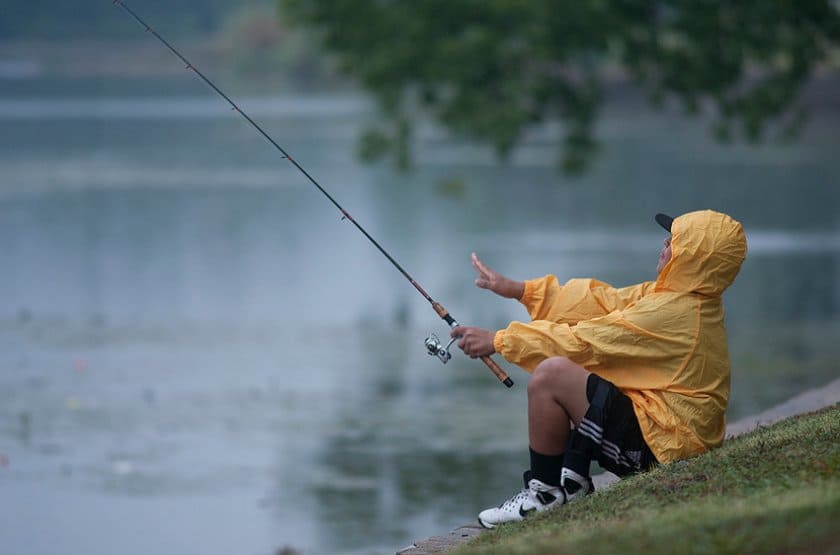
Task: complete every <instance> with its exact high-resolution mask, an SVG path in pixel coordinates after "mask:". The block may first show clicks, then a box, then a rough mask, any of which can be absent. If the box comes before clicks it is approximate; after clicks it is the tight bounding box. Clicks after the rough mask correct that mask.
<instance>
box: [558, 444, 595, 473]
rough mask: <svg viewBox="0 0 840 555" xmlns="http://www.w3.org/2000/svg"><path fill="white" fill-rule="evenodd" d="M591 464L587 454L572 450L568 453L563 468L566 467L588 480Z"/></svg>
mask: <svg viewBox="0 0 840 555" xmlns="http://www.w3.org/2000/svg"><path fill="white" fill-rule="evenodd" d="M589 463H590V460H589V457H588V456H587V455H586V454H585V453H581V452H579V451H575V450H572V449H570V450H569V451H566V454H565V457H564V459H563V465H562V466H565V467H566V468H568V469H569V470H574V471H575V472H577V473H578V474H580V475H581V476H583V477H585V478H588V477H589Z"/></svg>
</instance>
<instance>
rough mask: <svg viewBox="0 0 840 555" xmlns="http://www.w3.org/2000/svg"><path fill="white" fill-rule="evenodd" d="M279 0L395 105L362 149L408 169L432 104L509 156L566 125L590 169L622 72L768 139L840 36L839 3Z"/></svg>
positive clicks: (791, 127)
mask: <svg viewBox="0 0 840 555" xmlns="http://www.w3.org/2000/svg"><path fill="white" fill-rule="evenodd" d="M279 1H280V3H281V6H282V10H283V12H284V13H285V14H287V15H290V16H292V17H294V18H295V19H296V20H297V21H300V22H302V23H304V24H306V25H309V26H311V27H313V28H315V29H316V30H317V32H318V34H319V37H320V40H321V42H322V44H323V46H324V47H325V48H326V49H327V51H329V52H331V53H332V54H334V55H335V56H336V58H337V59H338V62H339V65H340V68H341V69H342V70H343V71H345V72H346V73H348V74H349V75H351V76H353V77H355V78H357V79H358V80H359V81H360V82H361V83H362V85H363V86H364V87H365V88H366V89H368V90H369V91H371V92H372V93H373V94H375V96H376V97H377V99H378V101H379V104H380V106H381V107H382V109H383V110H384V112H385V114H387V116H388V118H387V119H386V121H387V122H389V123H388V124H383V125H381V126H380V127H378V128H374V129H372V130H369V131H368V132H367V134H366V135H365V137H364V139H363V141H362V143H363V151H364V152H365V153H366V154H367V156H368V157H369V158H376V157H379V156H382V155H385V154H390V155H392V156H394V157H395V158H396V159H397V160H398V161H399V162H400V163H401V164H402V165H405V164H407V163H408V161H409V153H410V144H411V137H412V133H411V129H412V123H413V122H414V121H415V118H416V116H417V115H418V114H420V113H424V114H429V115H431V116H432V117H433V118H435V119H436V120H437V121H438V122H440V123H441V124H443V125H444V126H445V127H446V128H448V129H449V130H451V131H452V132H454V133H455V134H457V135H459V136H463V137H467V138H470V139H475V140H479V141H482V142H485V143H489V144H491V145H493V146H494V147H495V150H496V151H497V153H498V154H500V155H501V156H505V155H507V154H509V153H510V152H511V150H512V149H513V148H514V147H515V146H516V145H517V144H518V142H519V141H520V140H521V138H522V137H523V134H524V133H525V132H526V131H527V130H528V129H529V128H531V127H533V126H536V125H540V124H544V123H547V122H561V123H562V124H563V129H564V134H565V136H564V140H563V141H562V145H561V147H560V151H559V152H558V159H559V160H560V161H561V164H562V167H563V168H564V169H565V170H566V171H569V172H575V171H581V170H583V169H585V168H586V166H587V164H588V163H590V162H591V160H592V158H593V155H594V154H595V152H596V151H597V142H596V141H595V140H594V139H593V137H592V126H593V123H594V121H595V120H596V117H597V116H598V113H599V109H600V108H601V105H602V103H603V98H604V94H603V91H604V88H605V83H606V82H607V81H608V80H609V79H610V78H612V76H615V75H621V76H626V77H629V78H630V79H632V80H633V81H634V82H635V83H637V84H638V85H639V86H640V87H641V88H642V89H644V90H645V91H646V92H647V93H648V94H649V97H650V98H651V100H652V102H654V104H661V103H662V102H664V101H665V100H668V99H676V100H677V101H678V102H679V103H680V104H681V105H682V106H683V107H684V108H685V110H686V111H688V112H697V111H698V110H699V109H701V107H703V108H704V109H705V108H706V107H707V106H708V108H709V109H710V111H712V112H713V114H714V118H715V124H714V129H715V132H716V136H717V137H718V138H719V139H723V140H727V139H729V138H731V137H733V136H735V135H740V136H743V137H745V138H746V139H748V140H750V141H756V140H760V139H761V138H762V137H763V135H764V134H765V128H766V127H767V125H768V123H770V122H778V123H780V126H781V128H783V129H784V130H786V131H788V132H795V131H796V130H797V129H798V126H799V125H800V124H801V122H802V121H803V118H802V112H801V110H800V109H799V108H798V107H797V106H796V102H795V101H796V97H797V93H798V92H799V90H800V89H801V87H802V85H803V83H804V82H805V81H806V79H807V78H808V77H809V75H810V74H811V73H812V72H813V70H814V69H815V67H816V64H818V63H820V62H821V61H823V60H825V59H826V57H827V55H828V54H829V53H830V52H831V50H832V49H836V48H837V45H838V43H839V42H840V15H839V14H838V10H837V6H836V3H835V2H832V1H831V0H798V1H795V2H794V1H793V0H738V1H735V0H721V1H711V0H660V1H652V0H647V1H645V0H615V1H609V0H580V1H558V0H529V1H524V0H279Z"/></svg>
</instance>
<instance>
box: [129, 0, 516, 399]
mask: <svg viewBox="0 0 840 555" xmlns="http://www.w3.org/2000/svg"><path fill="white" fill-rule="evenodd" d="M113 4H114V5H116V6H119V7H120V8H122V9H123V10H124V11H125V12H126V13H127V14H129V15H130V16H131V17H132V18H134V20H135V21H137V23H139V24H140V26H141V27H143V28H144V29H145V30H146V32H147V33H151V34H152V35H154V37H155V38H156V39H158V40H159V41H160V42H161V43H163V45H164V46H166V48H168V49H169V50H170V51H171V52H172V53H173V54H175V55H176V56H177V57H178V58H179V59H180V60H181V61H182V62H184V64H185V65H186V69H188V70H191V71H192V72H193V73H195V74H196V75H198V76H199V77H200V78H201V80H202V81H204V82H205V83H206V84H207V85H209V86H210V88H211V89H213V90H214V91H216V93H218V95H219V96H221V97H222V98H224V99H225V100H226V101H227V103H228V104H230V105H231V107H232V108H233V110H234V111H236V112H237V113H238V114H239V115H240V116H242V117H243V118H245V120H247V121H248V123H250V124H251V125H252V126H253V127H254V129H256V130H257V131H259V132H260V134H261V135H262V136H263V137H265V139H266V140H267V141H268V142H269V143H271V145H272V146H273V147H274V148H276V149H277V150H278V151H280V154H282V155H283V158H285V159H286V160H288V161H289V162H291V164H292V165H293V166H294V167H295V168H297V169H298V171H300V173H302V174H303V175H304V176H305V177H306V178H307V179H308V180H309V182H310V183H312V185H314V186H315V187H316V188H317V189H318V190H319V191H321V193H322V194H323V195H324V196H325V197H327V199H328V200H329V201H330V202H332V203H333V205H335V207H336V208H338V209H339V211H341V214H342V218H341V219H342V220H344V219H346V220H348V221H350V222H351V223H352V224H353V225H354V226H356V228H357V229H358V230H359V231H361V232H362V235H364V236H365V237H366V238H367V239H368V241H370V242H371V243H373V246H375V247H376V248H377V249H378V250H379V252H381V253H382V254H383V255H384V256H385V258H387V259H388V261H389V262H391V264H393V265H394V267H395V268H396V269H397V270H399V271H400V273H401V274H402V275H404V276H405V277H406V279H408V281H409V282H411V284H412V285H413V286H414V288H415V289H417V291H419V292H420V294H421V295H423V297H424V298H425V299H426V300H427V301H429V303H431V305H432V308H433V309H434V310H435V312H437V314H438V316H440V317H441V318H443V319H444V320H445V321H446V323H447V324H449V326H450V327H453V328H454V327H456V326H457V325H458V322H456V321H455V319H454V318H452V316H450V315H449V311H447V310H446V309H445V308H443V306H441V305H440V303H437V302H435V301H434V299H432V298H431V297H430V296H429V294H428V293H426V292H425V291H424V290H423V288H422V287H420V285H419V284H418V283H417V282H416V281H414V278H412V277H411V276H410V275H408V272H406V271H405V270H404V269H403V267H402V266H400V265H399V264H398V263H397V261H396V260H394V259H393V258H392V257H391V255H390V254H388V252H387V251H385V249H384V248H382V246H381V245H380V244H379V243H377V242H376V240H375V239H374V238H373V237H371V236H370V234H368V232H367V231H366V230H365V229H364V228H363V227H362V226H361V225H359V224H358V222H356V220H354V219H353V217H352V216H351V215H350V214H349V213H348V212H347V211H346V210H345V209H344V208H342V207H341V205H340V204H338V202H337V201H336V200H335V199H334V198H333V197H332V196H331V195H330V194H329V193H328V192H327V191H326V189H324V188H323V187H321V185H320V184H319V183H318V182H317V181H315V178H313V177H312V176H311V175H309V173H308V172H307V171H306V170H305V169H303V166H301V165H300V164H299V163H298V162H297V161H296V160H295V159H294V158H292V157H291V156H289V154H288V153H287V152H286V151H285V150H284V149H283V147H281V146H280V145H279V144H277V143H276V142H275V141H274V139H272V138H271V136H269V134H268V133H266V132H265V131H264V130H263V128H262V127H260V126H259V125H257V123H256V122H255V121H254V120H252V119H251V118H250V117H249V116H248V115H247V114H246V113H245V112H243V111H242V110H241V109H240V108H239V106H237V105H236V104H235V103H234V102H233V100H231V99H230V98H229V97H228V96H227V95H226V94H225V93H223V92H222V91H221V89H219V88H218V87H217V86H216V85H214V84H213V82H212V81H210V79H208V78H207V77H205V76H204V74H203V73H201V72H200V71H199V70H198V68H196V67H195V66H194V65H192V63H190V61H189V60H187V59H186V58H185V57H184V56H183V55H181V53H180V52H178V51H177V50H175V48H174V47H173V46H172V45H171V44H169V43H168V42H166V40H165V39H164V38H163V37H162V36H160V35H159V34H158V33H157V31H155V30H154V29H152V28H151V27H149V25H147V24H146V22H145V21H143V20H142V19H141V18H140V16H138V15H137V14H136V13H134V11H133V10H132V9H131V8H129V7H128V6H127V5H126V4H125V2H123V1H122V0H113ZM450 345H452V341H450V342H449V344H448V345H447V346H446V347H445V348H444V347H441V345H440V341H439V340H438V339H437V337H435V336H431V337H429V338H427V339H426V349H427V351H428V353H429V354H430V355H434V356H437V357H438V358H439V359H440V360H441V362H443V363H444V364H446V362H447V361H448V360H449V359H450V358H452V355H451V354H449V346H450ZM481 361H482V362H483V363H484V364H486V365H487V367H488V368H489V369H490V371H491V372H493V374H495V375H496V377H497V378H499V381H500V382H502V383H503V384H505V385H506V386H508V387H511V386H513V380H511V379H510V378H509V377H508V375H507V374H505V372H504V371H503V370H502V369H501V368H499V365H498V364H496V363H495V362H493V360H492V359H491V358H490V357H489V356H483V357H481Z"/></svg>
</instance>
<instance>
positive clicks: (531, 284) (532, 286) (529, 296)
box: [519, 278, 543, 306]
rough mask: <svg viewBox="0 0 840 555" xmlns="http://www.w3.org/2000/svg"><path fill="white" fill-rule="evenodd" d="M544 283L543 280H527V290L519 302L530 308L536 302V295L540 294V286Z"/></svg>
mask: <svg viewBox="0 0 840 555" xmlns="http://www.w3.org/2000/svg"><path fill="white" fill-rule="evenodd" d="M542 281H543V278H539V279H526V280H525V290H524V291H523V293H522V297H521V298H520V299H519V302H520V303H522V304H524V305H525V306H528V305H529V304H531V303H532V302H534V295H536V294H537V293H539V285H540V283H541V282H542Z"/></svg>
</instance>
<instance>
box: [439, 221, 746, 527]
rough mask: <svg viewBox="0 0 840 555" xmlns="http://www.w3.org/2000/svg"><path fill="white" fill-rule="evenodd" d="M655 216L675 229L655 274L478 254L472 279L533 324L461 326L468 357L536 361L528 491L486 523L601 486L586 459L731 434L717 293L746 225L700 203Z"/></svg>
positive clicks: (679, 447) (662, 456)
mask: <svg viewBox="0 0 840 555" xmlns="http://www.w3.org/2000/svg"><path fill="white" fill-rule="evenodd" d="M655 219H656V221H657V222H658V223H659V224H660V225H662V226H663V227H664V228H665V229H666V230H668V231H669V232H670V234H671V235H670V236H669V237H667V238H666V239H665V241H664V247H663V248H662V250H661V252H660V255H659V263H658V264H657V267H656V271H657V274H658V276H657V278H656V280H655V281H647V282H644V283H640V284H637V285H632V286H629V287H624V288H614V287H612V286H610V285H608V284H606V283H603V282H600V281H597V280H594V279H572V280H569V281H568V282H566V283H565V284H564V285H560V284H559V282H558V280H557V278H556V277H555V276H552V275H548V276H545V277H542V278H538V279H533V280H528V281H515V280H512V279H510V278H507V277H505V276H503V275H502V274H500V273H498V272H496V271H494V270H492V269H490V268H488V267H487V266H486V265H485V264H483V263H482V262H481V260H479V259H478V257H477V256H476V255H475V254H473V255H472V263H473V266H474V267H475V269H476V271H477V272H478V277H477V279H476V285H477V286H478V287H481V288H483V289H489V290H490V291H493V292H494V293H496V294H497V295H500V296H502V297H505V298H511V299H518V300H519V301H520V302H521V303H522V304H523V305H524V306H525V308H526V309H527V310H528V314H529V315H530V317H531V321H530V323H523V322H511V323H510V325H508V327H507V328H506V329H503V330H499V331H495V332H494V331H491V330H486V329H482V328H477V327H469V326H459V327H457V328H454V329H453V330H452V337H460V340H459V342H458V346H459V347H460V348H461V349H462V350H463V351H464V353H466V354H467V355H469V356H471V357H480V356H488V355H491V354H493V353H496V352H497V353H499V354H501V355H502V356H503V357H504V358H505V359H507V360H508V361H509V362H511V363H513V364H517V365H519V366H521V367H522V368H523V369H525V370H526V371H528V372H531V373H532V376H531V380H530V382H529V384H528V440H529V444H530V445H529V446H530V459H531V467H530V470H528V471H526V472H525V476H524V481H525V489H523V490H521V491H520V492H519V493H517V494H516V495H514V496H513V497H511V498H510V499H508V500H507V501H505V502H504V503H502V504H501V505H500V506H498V507H492V508H490V509H487V510H485V511H482V512H481V513H480V514H479V516H478V520H479V522H480V523H481V525H482V526H484V527H487V528H493V527H494V526H496V525H498V524H502V523H505V522H513V521H518V520H522V519H523V518H525V517H526V516H527V515H528V514H531V513H534V512H541V511H545V510H548V509H551V508H553V507H557V506H559V505H562V504H564V503H568V502H571V501H573V500H575V499H578V498H580V497H581V496H584V495H586V494H588V493H591V492H592V491H593V486H592V480H591V478H590V473H589V467H590V462H591V461H593V460H595V461H597V462H598V464H599V465H600V466H601V467H602V468H604V469H606V470H609V471H610V472H613V473H615V474H617V475H618V476H627V475H630V474H634V473H637V472H642V471H645V470H648V469H650V468H651V467H652V466H654V465H656V464H657V463H669V462H673V461H676V460H680V459H685V458H687V457H692V456H694V455H697V454H699V453H702V452H704V451H706V450H707V449H710V448H713V447H716V446H718V445H720V444H721V443H722V442H723V438H724V433H725V430H726V419H725V414H726V407H727V403H728V401H729V355H728V350H727V342H726V330H725V328H724V322H723V303H722V299H721V295H722V293H723V291H724V290H725V289H726V288H727V287H729V285H731V284H732V282H733V281H734V279H735V276H736V275H737V274H738V271H739V269H740V267H741V263H742V262H743V260H744V257H745V256H746V252H747V243H746V238H745V236H744V231H743V228H742V226H741V224H740V223H738V222H737V221H735V220H733V219H732V218H731V217H729V216H727V215H725V214H721V213H718V212H714V211H711V210H704V211H698V212H691V213H688V214H684V215H682V216H679V217H678V218H675V219H674V218H671V217H669V216H666V215H664V214H657V215H656V218H655Z"/></svg>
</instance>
